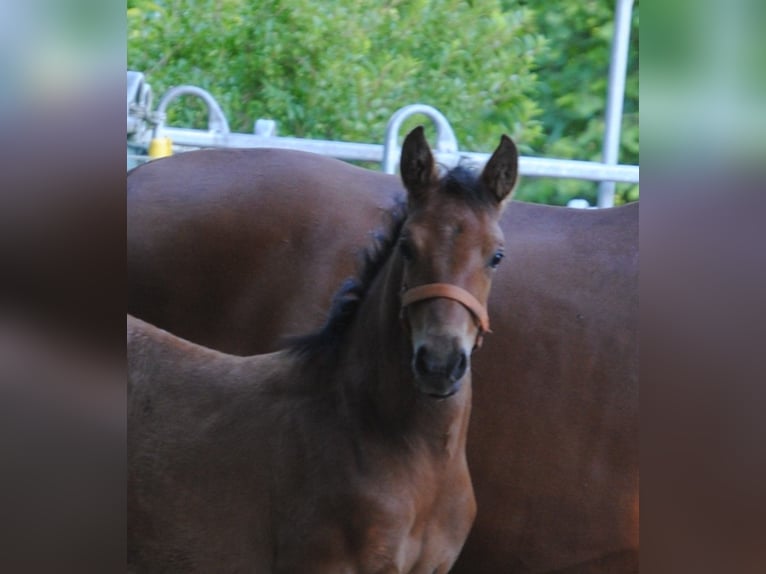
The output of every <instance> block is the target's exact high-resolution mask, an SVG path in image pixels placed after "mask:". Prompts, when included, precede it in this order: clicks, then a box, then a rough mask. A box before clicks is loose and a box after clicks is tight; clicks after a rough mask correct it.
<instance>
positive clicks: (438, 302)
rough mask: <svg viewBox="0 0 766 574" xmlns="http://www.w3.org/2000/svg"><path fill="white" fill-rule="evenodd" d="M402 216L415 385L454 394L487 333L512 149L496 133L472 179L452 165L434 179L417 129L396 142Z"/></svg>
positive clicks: (513, 172)
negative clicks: (404, 210)
mask: <svg viewBox="0 0 766 574" xmlns="http://www.w3.org/2000/svg"><path fill="white" fill-rule="evenodd" d="M401 174H402V181H403V182H404V186H405V187H406V188H407V208H408V216H407V219H406V221H405V222H404V226H403V228H402V231H401V234H400V239H399V246H398V250H399V256H400V257H401V259H402V265H403V283H402V315H403V320H404V322H405V324H406V325H407V326H408V328H409V331H410V335H411V344H412V357H413V359H412V369H413V372H414V374H415V380H416V384H417V387H418V390H420V391H421V392H423V393H425V394H427V395H430V396H434V397H439V398H446V397H449V396H450V395H452V394H454V393H455V392H457V391H458V390H459V388H460V384H461V382H462V381H463V378H464V376H465V374H466V372H467V371H468V370H469V368H470V356H471V353H472V351H473V349H474V348H476V347H478V346H479V345H480V344H481V339H482V336H483V334H484V332H486V331H488V330H489V320H488V317H487V313H486V305H487V298H488V296H489V290H490V285H491V283H492V275H493V272H494V270H495V268H496V267H497V266H498V265H499V264H500V261H501V260H502V258H503V232H502V231H501V229H500V225H499V219H500V214H501V212H502V208H503V204H504V202H505V201H506V200H507V199H508V198H509V197H510V195H511V192H512V190H513V188H514V186H515V184H516V180H517V175H518V152H517V150H516V146H515V145H514V143H513V141H511V139H510V138H508V137H506V136H502V138H501V140H500V145H499V146H498V148H497V149H496V150H495V152H494V154H493V155H492V157H491V158H490V160H489V162H487V164H486V166H485V168H484V171H483V172H482V173H481V175H480V176H478V178H477V177H476V176H475V175H473V174H472V173H471V172H470V171H468V170H467V169H465V168H462V167H457V168H455V169H453V170H451V171H449V172H448V173H447V174H446V175H445V176H444V177H440V176H439V174H438V171H437V168H436V165H435V163H434V158H433V155H432V154H431V150H430V148H429V147H428V143H427V142H426V140H425V137H424V135H423V128H422V127H417V128H415V129H414V130H413V131H412V132H410V133H409V135H408V136H407V138H406V139H405V141H404V145H403V147H402V158H401Z"/></svg>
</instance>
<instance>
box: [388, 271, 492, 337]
mask: <svg viewBox="0 0 766 574" xmlns="http://www.w3.org/2000/svg"><path fill="white" fill-rule="evenodd" d="M426 299H452V300H453V301H457V302H458V303H460V304H461V305H462V306H463V307H465V308H466V309H468V311H469V312H470V313H471V316H472V317H473V319H474V321H475V323H476V326H477V327H478V329H479V333H478V335H477V336H476V348H479V347H481V343H482V340H483V338H484V333H491V332H492V331H491V330H490V329H489V314H488V313H487V310H486V308H485V307H484V305H482V304H481V303H479V300H478V299H476V297H474V296H473V295H471V294H470V293H469V292H468V291H466V290H465V289H463V288H462V287H458V286H457V285H450V284H449V283H428V284H427V285H418V286H417V287H413V288H412V289H406V288H405V290H404V292H402V311H404V309H405V308H406V307H407V306H409V305H412V304H413V303H417V302H418V301H424V300H426Z"/></svg>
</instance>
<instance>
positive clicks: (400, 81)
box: [128, 0, 544, 151]
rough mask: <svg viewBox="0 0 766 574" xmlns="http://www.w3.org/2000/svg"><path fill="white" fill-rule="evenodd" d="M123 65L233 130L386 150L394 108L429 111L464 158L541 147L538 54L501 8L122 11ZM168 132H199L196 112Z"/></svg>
mask: <svg viewBox="0 0 766 574" xmlns="http://www.w3.org/2000/svg"><path fill="white" fill-rule="evenodd" d="M128 30H129V44H128V63H129V66H130V67H131V69H136V70H141V71H143V72H144V73H146V74H147V76H148V77H149V80H150V81H151V82H152V84H153V87H154V89H155V91H157V92H158V93H162V92H164V91H165V90H166V89H167V88H168V87H170V86H172V85H178V84H181V83H190V84H195V85H199V86H200V87H203V88H205V89H207V90H208V91H210V92H211V93H212V94H213V95H214V96H215V97H216V99H217V100H218V101H219V102H220V103H221V106H222V108H223V110H224V112H225V113H226V115H227V117H228V119H229V122H230V124H231V127H232V129H234V130H236V131H249V130H251V129H252V122H253V120H254V119H256V118H261V117H266V118H272V119H275V120H277V121H278V124H279V133H280V134H281V135H291V136H297V137H311V138H326V139H338V140H346V141H375V142H380V141H382V140H383V136H384V134H385V126H386V123H387V121H388V119H389V117H390V116H391V114H392V113H393V112H394V111H396V109H398V108H400V107H402V106H404V105H407V104H411V103H415V102H421V103H426V104H430V105H433V106H435V107H437V108H438V109H439V110H440V111H442V113H444V114H445V115H446V116H447V118H449V120H450V123H451V124H452V125H453V128H454V129H455V132H456V135H457V137H458V141H459V143H460V146H461V148H462V149H470V150H480V151H490V150H492V149H494V147H495V146H496V145H497V141H498V139H499V134H500V133H502V132H507V133H509V134H511V135H512V136H513V137H514V138H516V139H517V140H518V141H519V142H521V143H522V144H525V145H526V146H527V149H532V147H531V146H532V144H533V143H534V142H535V141H536V140H538V139H539V138H540V136H541V129H540V124H539V122H537V121H536V117H537V116H539V114H540V109H539V107H538V105H537V103H536V100H535V97H534V96H535V93H536V86H537V81H536V77H535V74H534V73H532V71H531V69H532V67H533V66H534V63H535V60H536V58H537V57H538V56H539V55H540V52H541V51H542V50H543V48H544V40H543V38H542V37H541V36H540V35H539V34H537V33H536V31H535V22H534V14H533V12H532V11H531V10H530V9H528V8H525V7H516V8H514V9H503V8H502V7H501V5H500V2H498V1H495V0H475V1H474V2H465V1H460V0H441V1H438V2H437V1H435V0H413V1H395V0H394V1H389V2H383V3H381V2H379V1H377V0H376V1H372V0H361V1H359V2H342V1H327V2H311V1H310V0H281V1H273V0H272V1H266V2H249V1H245V0H205V1H199V2H191V3H190V2H187V1H181V0H155V1H150V0H129V3H128ZM172 114H173V115H171V117H170V120H171V121H172V122H173V123H175V124H178V123H182V124H187V125H188V124H190V123H191V122H196V124H197V125H200V124H201V123H202V122H203V121H204V120H203V119H202V118H203V117H204V116H202V115H201V114H200V113H199V109H198V108H197V109H195V108H194V107H193V106H192V107H191V108H190V109H187V110H183V109H180V106H178V107H177V109H173V110H172Z"/></svg>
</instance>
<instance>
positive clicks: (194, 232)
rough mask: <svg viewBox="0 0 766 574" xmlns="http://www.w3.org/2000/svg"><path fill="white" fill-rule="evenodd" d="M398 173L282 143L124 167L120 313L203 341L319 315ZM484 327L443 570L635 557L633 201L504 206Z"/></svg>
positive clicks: (261, 342) (233, 344)
mask: <svg viewBox="0 0 766 574" xmlns="http://www.w3.org/2000/svg"><path fill="white" fill-rule="evenodd" d="M401 193H402V188H401V185H400V183H399V181H398V178H396V177H394V176H390V175H385V174H381V173H378V172H372V171H368V170H363V169H359V168H356V167H353V166H350V165H348V164H345V163H343V162H339V161H337V160H333V159H329V158H325V157H321V156H317V155H313V154H305V153H302V152H296V151H286V150H239V151H235V150H208V151H199V152H190V153H188V154H182V155H178V156H174V157H171V158H167V159H164V160H160V161H157V162H153V163H150V164H147V165H145V166H142V167H140V168H138V169H136V170H134V171H133V172H132V173H131V174H130V175H129V177H128V231H129V234H128V269H129V303H128V305H129V311H130V312H131V313H134V314H136V315H138V316H140V317H143V318H145V319H147V320H149V321H152V322H155V323H157V324H159V325H161V326H162V327H164V328H166V329H168V330H170V331H172V332H174V333H177V334H180V335H183V336H185V337H188V338H190V339H192V340H195V341H197V342H201V343H205V344H207V345H208V346H211V347H214V348H218V349H223V350H226V351H228V352H232V353H238V354H252V353H256V352H265V351H267V350H273V349H275V348H277V347H278V346H279V344H280V340H281V339H282V338H283V337H284V336H286V335H292V334H297V333H301V332H305V331H308V330H311V329H313V328H315V327H316V326H318V325H319V324H320V323H321V321H322V319H323V313H322V312H321V309H322V308H323V306H325V305H326V304H327V303H328V302H329V300H330V297H331V294H332V292H333V291H334V289H335V288H336V286H337V284H338V283H339V282H340V280H341V279H342V278H343V277H345V276H347V275H349V274H351V273H352V271H353V268H354V259H355V257H354V254H355V252H356V250H358V249H359V247H360V246H364V245H366V244H367V242H368V235H369V233H370V231H371V230H374V229H376V228H378V227H379V226H380V224H381V217H380V214H381V213H382V212H384V211H385V210H387V209H388V208H389V207H390V206H391V205H393V203H394V198H395V197H396V196H397V195H399V194H401ZM501 226H502V228H503V230H504V232H505V235H506V238H507V241H508V247H507V249H506V254H507V259H508V261H507V263H506V264H504V265H502V266H501V267H500V268H499V269H498V272H497V274H496V277H495V279H494V287H493V291H494V295H493V300H491V301H490V307H489V309H490V313H491V314H492V320H493V325H494V330H495V331H496V333H495V334H494V335H492V336H490V337H488V338H487V339H486V342H485V345H484V347H483V349H482V350H481V352H479V353H477V355H476V357H475V360H474V380H475V382H476V385H475V392H474V406H473V419H472V423H471V429H470V432H469V435H468V447H467V449H468V461H469V465H470V468H471V472H472V477H473V483H474V488H475V491H476V497H477V501H478V515H477V519H476V523H475V525H474V528H473V530H472V532H471V535H470V536H469V539H468V541H467V543H466V545H465V547H464V549H463V552H462V554H461V557H460V559H459V560H458V562H457V563H456V565H455V567H454V569H453V571H454V572H465V573H479V574H481V573H487V574H490V573H491V574H494V573H497V572H553V571H561V572H564V571H569V572H578V571H579V572H632V571H636V570H637V569H638V345H637V335H636V331H637V324H638V317H637V314H638V204H632V205H628V206H625V207H619V208H613V209H604V210H573V209H566V208H556V207H548V206H541V205H533V204H527V203H519V202H513V203H512V205H511V207H510V208H509V209H508V210H507V211H506V213H505V215H504V217H503V219H502V220H501Z"/></svg>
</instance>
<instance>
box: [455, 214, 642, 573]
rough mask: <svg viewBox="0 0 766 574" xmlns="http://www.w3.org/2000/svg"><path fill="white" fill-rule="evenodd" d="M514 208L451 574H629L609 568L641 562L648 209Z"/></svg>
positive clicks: (478, 391)
mask: <svg viewBox="0 0 766 574" xmlns="http://www.w3.org/2000/svg"><path fill="white" fill-rule="evenodd" d="M508 210H509V213H508V214H507V215H506V219H505V220H504V223H503V225H504V228H505V229H506V233H507V243H508V246H507V252H508V256H507V261H506V262H505V263H504V264H503V266H501V268H500V269H498V272H497V277H496V279H495V291H494V293H495V294H496V295H501V294H502V299H500V298H499V297H498V298H492V299H491V301H490V313H491V315H492V320H493V323H494V325H495V327H496V328H495V334H493V335H492V336H490V337H488V338H487V340H486V343H485V346H484V348H483V349H482V350H481V351H480V352H479V353H477V355H476V360H475V362H474V380H475V389H474V408H473V413H474V415H473V418H472V421H471V428H470V431H469V439H468V457H469V463H470V466H471V472H472V476H473V478H474V485H475V489H476V494H477V502H478V507H479V514H478V519H477V522H476V526H475V528H474V531H473V532H472V533H471V536H470V538H469V540H468V542H467V543H466V547H465V549H464V552H463V555H462V556H461V559H460V561H459V562H458V564H457V565H456V567H455V569H454V571H455V572H472V573H474V572H494V571H514V570H513V569H511V570H509V567H513V568H516V569H517V570H518V571H521V572H547V571H553V570H556V571H558V570H560V569H561V570H564V569H565V568H568V567H572V568H574V566H573V565H576V564H580V565H581V566H582V568H583V569H582V571H584V572H585V571H593V572H630V571H631V570H630V569H628V570H625V569H621V568H620V567H617V566H615V567H614V568H612V567H611V566H609V567H607V566H605V565H606V564H611V565H616V564H618V563H619V564H629V563H633V562H635V561H636V560H637V555H638V344H637V325H638V205H637V204H635V205H629V206H625V207H620V208H614V209H605V210H598V211H595V210H594V211H579V210H571V209H566V208H554V207H548V206H537V205H529V204H512V205H511V206H510V207H509V208H508ZM498 325H502V328H500V327H498ZM488 546H492V548H493V551H492V552H491V553H490V552H487V547H488ZM614 556H619V557H620V559H619V560H616V559H614V558H613V557H614ZM567 571H568V570H567ZM572 571H580V570H577V569H575V570H572Z"/></svg>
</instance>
